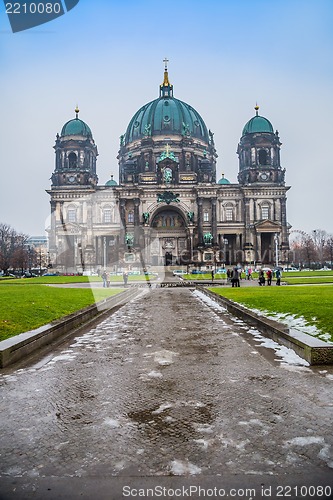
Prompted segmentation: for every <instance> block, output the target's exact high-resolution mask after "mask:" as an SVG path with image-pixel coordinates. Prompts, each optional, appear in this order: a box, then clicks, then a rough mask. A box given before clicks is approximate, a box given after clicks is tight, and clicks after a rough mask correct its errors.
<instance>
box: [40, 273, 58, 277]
mask: <svg viewBox="0 0 333 500" xmlns="http://www.w3.org/2000/svg"><path fill="white" fill-rule="evenodd" d="M43 276H59V274H58V273H44V274H43Z"/></svg>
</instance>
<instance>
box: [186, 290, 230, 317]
mask: <svg viewBox="0 0 333 500" xmlns="http://www.w3.org/2000/svg"><path fill="white" fill-rule="evenodd" d="M192 293H193V295H194V296H195V297H197V298H198V299H199V300H201V301H202V302H205V303H206V304H207V305H208V306H210V307H212V308H213V309H215V310H216V311H219V312H223V313H225V312H227V310H226V308H225V307H222V306H221V305H220V304H218V302H216V301H215V300H213V299H211V298H210V297H208V296H207V295H205V294H204V293H202V292H199V291H198V290H194V292H192Z"/></svg>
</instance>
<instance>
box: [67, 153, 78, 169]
mask: <svg viewBox="0 0 333 500" xmlns="http://www.w3.org/2000/svg"><path fill="white" fill-rule="evenodd" d="M68 166H69V168H77V156H76V154H75V153H69V155H68Z"/></svg>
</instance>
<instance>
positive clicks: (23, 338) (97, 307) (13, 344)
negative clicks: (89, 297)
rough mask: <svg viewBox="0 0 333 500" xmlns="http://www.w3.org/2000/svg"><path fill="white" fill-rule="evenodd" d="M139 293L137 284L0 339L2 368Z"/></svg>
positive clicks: (0, 364) (0, 366) (0, 365)
mask: <svg viewBox="0 0 333 500" xmlns="http://www.w3.org/2000/svg"><path fill="white" fill-rule="evenodd" d="M138 293H139V290H138V289H136V288H130V289H128V290H125V291H124V292H121V293H119V294H117V295H113V296H112V297H109V298H107V299H104V300H102V301H100V302H97V303H96V304H93V305H91V306H88V307H85V308H84V309H81V310H79V311H76V312H75V313H72V314H69V315H68V316H65V317H64V318H61V319H60V320H55V321H52V322H51V323H48V324H46V325H43V326H41V327H39V328H36V329H34V330H30V331H28V332H24V333H20V334H19V335H16V336H15V337H11V338H9V339H6V340H2V341H1V342H0V368H5V367H7V366H9V365H11V364H13V363H16V362H17V361H20V360H21V359H22V358H24V357H26V356H29V355H30V354H32V353H34V352H35V351H37V350H38V349H40V348H42V347H44V346H46V345H48V344H51V343H52V342H54V341H55V340H59V339H61V338H62V337H64V336H66V335H67V334H68V333H69V332H71V331H73V329H74V328H76V327H78V326H81V325H85V324H87V323H88V322H89V321H90V320H92V319H94V320H95V319H96V318H98V317H99V316H102V315H104V314H105V313H106V312H108V313H109V312H110V311H111V310H112V309H114V308H115V307H118V306H121V305H124V304H125V303H126V302H128V301H129V300H131V299H132V298H134V297H135V296H136V295H137V294H138Z"/></svg>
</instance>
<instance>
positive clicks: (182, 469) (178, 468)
mask: <svg viewBox="0 0 333 500" xmlns="http://www.w3.org/2000/svg"><path fill="white" fill-rule="evenodd" d="M170 469H171V472H172V474H174V475H175V476H184V475H186V474H190V475H195V474H200V473H201V469H200V467H197V466H196V465H194V464H192V463H191V462H189V461H188V460H186V461H184V460H173V461H172V462H171V464H170Z"/></svg>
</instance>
